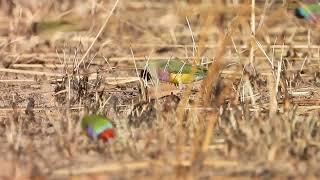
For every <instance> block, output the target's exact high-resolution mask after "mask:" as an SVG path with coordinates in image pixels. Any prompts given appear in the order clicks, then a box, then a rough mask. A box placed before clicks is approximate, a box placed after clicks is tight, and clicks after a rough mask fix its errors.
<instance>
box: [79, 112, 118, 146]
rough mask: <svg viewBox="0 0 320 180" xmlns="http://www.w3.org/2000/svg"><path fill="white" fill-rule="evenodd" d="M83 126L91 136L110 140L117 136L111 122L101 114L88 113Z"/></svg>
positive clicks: (82, 123) (82, 122)
mask: <svg viewBox="0 0 320 180" xmlns="http://www.w3.org/2000/svg"><path fill="white" fill-rule="evenodd" d="M81 126H82V128H83V130H84V131H86V133H87V134H88V136H89V137H91V138H93V139H102V140H109V139H111V138H114V137H115V130H114V128H113V125H112V124H111V122H110V121H109V120H108V119H107V118H105V117H103V116H100V115H86V116H84V117H83V119H82V121H81Z"/></svg>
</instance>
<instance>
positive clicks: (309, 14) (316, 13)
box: [295, 3, 320, 22]
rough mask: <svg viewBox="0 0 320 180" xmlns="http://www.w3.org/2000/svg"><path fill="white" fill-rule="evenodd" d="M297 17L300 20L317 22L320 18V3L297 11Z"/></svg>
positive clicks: (305, 6)
mask: <svg viewBox="0 0 320 180" xmlns="http://www.w3.org/2000/svg"><path fill="white" fill-rule="evenodd" d="M295 15H296V16H297V17H298V18H301V19H306V20H308V21H311V22H317V21H318V20H319V18H320V3H315V4H308V5H303V6H301V7H298V8H296V9H295Z"/></svg>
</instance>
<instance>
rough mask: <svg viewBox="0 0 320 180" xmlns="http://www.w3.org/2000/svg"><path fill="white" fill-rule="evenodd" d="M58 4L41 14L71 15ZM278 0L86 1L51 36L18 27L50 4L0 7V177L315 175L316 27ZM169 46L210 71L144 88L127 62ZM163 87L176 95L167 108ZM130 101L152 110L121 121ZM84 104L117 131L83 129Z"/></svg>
mask: <svg viewBox="0 0 320 180" xmlns="http://www.w3.org/2000/svg"><path fill="white" fill-rule="evenodd" d="M4 2H5V1H4ZM8 2H9V1H8ZM33 3H34V4H33ZM65 3H66V4H64V3H62V2H61V3H60V4H59V3H58V2H53V3H52V4H51V6H52V7H55V8H56V9H55V12H50V13H53V14H54V13H57V12H68V13H63V14H60V15H61V16H59V17H63V18H65V19H66V21H67V20H68V16H66V15H64V14H72V16H73V17H72V18H74V16H77V15H78V16H80V17H81V15H82V16H83V14H80V15H79V14H77V13H79V11H77V8H78V7H81V5H79V4H76V3H75V4H73V5H71V4H72V3H71V4H69V3H70V2H68V1H66V2H65ZM117 3H118V4H117ZM286 3H290V2H286ZM286 3H285V2H284V3H278V2H274V3H272V2H269V1H266V2H264V3H261V2H260V1H254V0H253V1H245V2H239V1H233V2H232V3H230V2H224V1H215V2H214V4H215V7H212V5H211V4H207V3H206V2H200V1H199V2H197V1H192V2H191V1H190V2H189V1H187V2H184V1H176V2H170V4H172V8H171V7H169V6H168V5H166V3H165V2H162V1H160V2H140V1H132V2H122V1H119V2H118V1H114V2H107V1H92V4H90V7H91V9H89V10H88V11H85V13H88V14H86V15H88V16H89V17H91V18H93V17H96V19H97V20H95V21H93V22H92V24H91V25H90V27H89V31H84V32H77V31H75V32H73V34H72V32H71V34H68V33H66V32H65V33H60V34H58V35H55V36H52V38H48V37H42V36H38V35H37V34H32V30H30V31H28V27H31V26H30V24H32V23H33V21H34V19H36V20H37V21H41V18H44V17H45V16H44V15H45V14H46V13H48V12H41V11H37V10H35V9H37V8H34V6H36V5H39V6H46V5H43V4H42V5H41V4H37V3H36V2H30V5H26V4H24V3H23V2H20V3H17V4H16V5H15V6H11V4H10V3H9V4H4V5H2V6H3V7H4V8H5V10H4V11H3V12H6V13H7V15H6V16H3V18H1V20H0V21H1V23H0V24H1V26H0V30H1V39H2V40H3V43H1V50H0V52H1V56H2V57H3V59H4V61H3V67H1V68H0V72H1V80H0V83H1V84H3V86H2V87H1V92H3V93H2V97H1V99H2V100H1V101H2V102H3V105H2V107H1V109H0V115H1V118H0V122H1V129H0V130H1V131H0V132H1V138H0V143H1V150H2V152H1V153H2V154H3V156H2V158H1V159H0V161H2V163H1V167H2V169H3V174H0V175H1V178H5V179H13V178H17V179H65V178H67V177H70V176H72V178H76V179H108V178H110V179H116V178H128V179H129V178H148V179H149V178H150V179H151V178H152V179H154V178H157V179H201V178H210V177H216V178H222V177H224V178H228V177H229V178H231V177H242V178H248V177H266V178H277V177H305V176H308V177H317V176H318V165H317V162H318V157H319V156H318V155H319V143H318V141H319V128H318V126H319V95H318V87H319V82H318V81H319V73H317V72H318V71H319V57H320V56H319V52H320V51H319V46H318V45H317V43H318V42H319V39H317V38H319V37H318V35H317V31H316V30H317V28H318V27H316V26H314V25H307V24H306V23H305V22H303V21H298V20H296V19H295V18H294V17H293V15H291V14H290V13H291V9H287V8H286V7H290V8H291V6H290V4H286ZM64 5H65V6H64ZM82 6H84V5H82ZM106 6H107V7H109V9H108V8H106ZM70 7H73V8H70ZM75 7H77V8H75ZM65 8H66V9H67V10H66V9H65ZM175 8H176V11H174V10H173V9H175ZM212 9H215V10H216V11H214V10H212ZM271 9H273V11H270V10H271ZM80 12H81V11H80ZM166 13H167V14H166ZM279 14H280V15H281V16H279ZM166 15H167V16H166ZM37 16H39V17H37ZM146 16H148V17H149V18H155V19H157V18H160V19H161V18H164V19H165V18H168V17H174V18H175V19H174V21H172V22H173V23H179V24H174V25H172V26H170V25H168V24H166V25H163V23H162V24H157V23H154V22H156V21H154V22H152V23H151V22H150V20H149V21H148V18H146ZM33 18H34V19H33ZM72 18H70V19H72ZM134 18H136V19H139V21H137V20H136V19H134ZM8 22H9V28H5V27H4V26H2V25H3V23H8ZM170 22H171V21H170ZM78 23H81V21H79V22H78ZM86 24H88V23H86ZM99 25H102V26H101V27H99ZM167 32H168V33H167ZM159 34H161V35H159ZM50 37H51V36H50ZM71 37H74V38H71ZM78 37H81V38H80V39H81V41H80V43H79V41H77V39H78ZM147 54H148V55H149V57H144V56H146V55H147ZM154 54H155V55H154ZM190 54H191V55H190ZM173 56H176V57H181V58H182V59H184V60H186V61H189V62H191V63H195V64H200V63H203V64H204V65H205V66H208V77H207V78H206V79H204V80H203V81H202V82H195V83H191V84H188V85H184V86H181V85H179V87H174V86H173V88H172V86H167V85H166V84H164V83H161V82H159V83H156V84H155V86H154V84H148V87H145V83H144V82H142V81H141V80H140V79H139V78H138V77H137V75H138V73H137V72H138V70H139V69H142V68H143V67H144V64H145V62H146V60H147V61H152V60H157V59H160V58H165V59H170V57H173ZM204 61H206V62H204ZM177 89H179V90H177ZM148 92H152V93H154V94H153V95H149V96H148ZM171 92H174V93H175V95H177V96H179V99H180V101H179V103H178V104H177V105H174V107H176V108H171V109H170V108H169V109H168V108H167V106H168V103H171V101H170V99H171V98H170V96H166V95H168V94H170V93H171ZM146 97H148V98H155V97H156V98H155V102H156V103H148V102H149V99H148V98H146ZM142 101H144V102H143V103H142V104H145V105H147V106H148V107H149V108H147V109H151V111H150V112H152V114H148V113H145V112H139V113H138V114H140V115H141V114H143V115H144V116H142V115H141V116H140V117H148V119H149V120H151V121H153V123H152V124H153V125H152V126H151V127H147V126H141V127H131V126H130V125H129V124H128V115H129V114H130V112H131V110H132V108H133V107H134V105H135V104H139V103H141V102H142ZM151 101H152V100H151ZM151 101H150V102H151ZM174 103H176V102H174ZM150 104H151V105H150ZM150 106H152V107H150ZM169 107H173V106H169ZM142 109H143V108H142ZM154 111H155V112H156V113H154ZM88 112H90V113H97V112H98V113H102V114H105V115H107V116H109V117H112V119H113V123H114V124H115V127H116V128H117V134H118V137H117V139H115V140H113V141H109V142H101V141H93V140H91V139H88V138H87V137H86V136H85V135H84V134H83V133H82V132H81V128H80V119H81V117H82V116H83V114H84V113H88ZM154 114H155V116H153V115H154ZM137 119H139V117H137ZM140 120H141V122H143V121H144V119H140Z"/></svg>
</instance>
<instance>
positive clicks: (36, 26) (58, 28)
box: [32, 19, 86, 37]
mask: <svg viewBox="0 0 320 180" xmlns="http://www.w3.org/2000/svg"><path fill="white" fill-rule="evenodd" d="M81 22H82V21H80V22H79V20H62V19H58V20H43V21H38V22H34V23H33V24H32V32H33V33H34V34H37V35H40V36H43V37H51V36H53V35H54V34H55V33H57V32H74V31H81V30H84V29H86V25H85V24H84V23H81Z"/></svg>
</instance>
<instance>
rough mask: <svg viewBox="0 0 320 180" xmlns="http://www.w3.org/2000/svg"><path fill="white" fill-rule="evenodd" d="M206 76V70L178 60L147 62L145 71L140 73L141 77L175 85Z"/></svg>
mask: <svg viewBox="0 0 320 180" xmlns="http://www.w3.org/2000/svg"><path fill="white" fill-rule="evenodd" d="M206 76H207V69H205V68H204V67H202V66H197V65H192V64H190V63H186V62H184V61H182V60H180V59H171V60H155V61H152V62H149V64H148V67H147V71H145V70H143V71H141V77H142V78H145V77H147V79H148V78H150V77H151V79H159V80H161V81H165V82H171V83H175V84H187V83H191V82H194V81H199V80H201V79H203V78H205V77H206Z"/></svg>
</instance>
